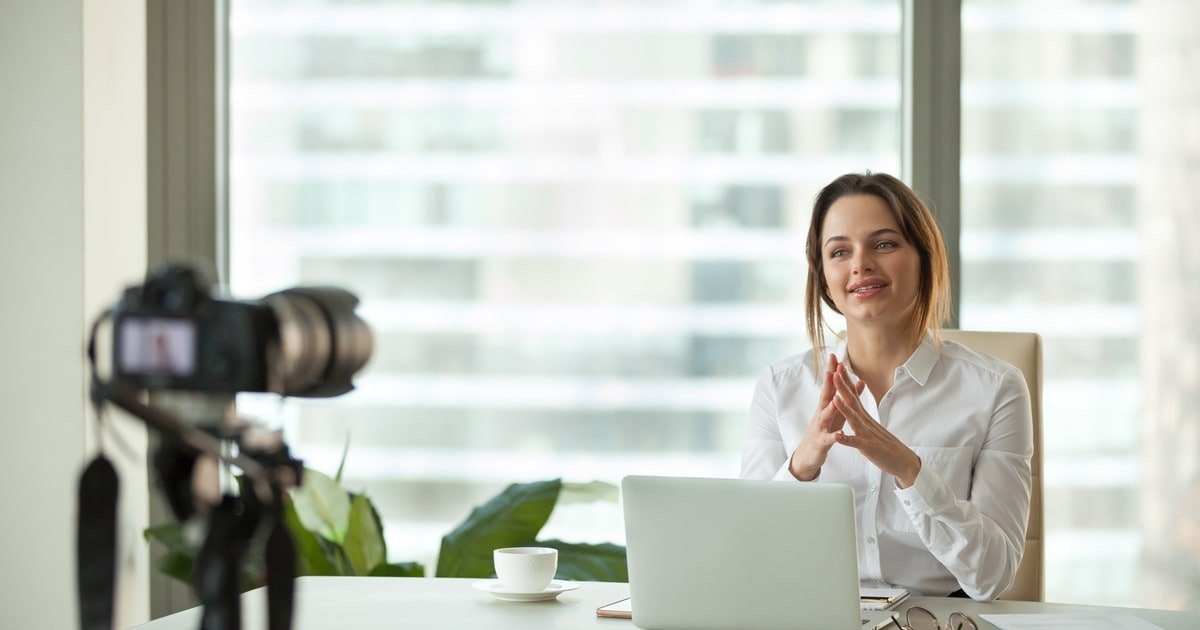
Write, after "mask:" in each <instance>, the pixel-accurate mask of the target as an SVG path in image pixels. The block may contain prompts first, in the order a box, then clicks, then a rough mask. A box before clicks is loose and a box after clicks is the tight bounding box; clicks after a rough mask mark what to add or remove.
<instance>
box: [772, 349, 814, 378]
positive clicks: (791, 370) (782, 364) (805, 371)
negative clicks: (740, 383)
mask: <svg viewBox="0 0 1200 630" xmlns="http://www.w3.org/2000/svg"><path fill="white" fill-rule="evenodd" d="M814 369H815V364H814V363H813V350H812V348H809V349H808V350H805V351H804V352H801V353H799V354H793V355H791V356H787V357H784V358H782V359H779V360H778V361H774V362H772V363H771V364H770V365H768V366H767V367H766V368H764V369H763V373H762V377H763V378H770V379H772V380H774V381H775V382H776V383H783V382H788V381H796V380H803V381H813V380H815V377H814V376H813V375H814V374H815V372H814Z"/></svg>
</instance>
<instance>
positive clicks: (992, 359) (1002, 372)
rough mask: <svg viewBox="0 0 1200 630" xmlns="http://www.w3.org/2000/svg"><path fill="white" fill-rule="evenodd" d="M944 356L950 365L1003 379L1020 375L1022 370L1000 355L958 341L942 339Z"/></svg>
mask: <svg viewBox="0 0 1200 630" xmlns="http://www.w3.org/2000/svg"><path fill="white" fill-rule="evenodd" d="M941 354H942V358H943V360H945V361H947V362H948V363H949V364H950V365H949V366H948V367H952V368H957V369H960V370H964V371H967V372H974V373H977V374H979V375H980V376H988V377H992V378H997V379H1002V378H1004V377H1005V376H1006V375H1019V374H1021V371H1020V370H1019V369H1017V367H1016V366H1015V365H1013V364H1012V363H1009V362H1008V361H1005V360H1004V359H1001V358H1000V357H997V356H994V355H990V354H987V353H986V352H979V351H977V350H972V349H970V348H968V347H966V346H964V345H963V344H961V343H959V342H957V341H951V340H949V339H942V352H941Z"/></svg>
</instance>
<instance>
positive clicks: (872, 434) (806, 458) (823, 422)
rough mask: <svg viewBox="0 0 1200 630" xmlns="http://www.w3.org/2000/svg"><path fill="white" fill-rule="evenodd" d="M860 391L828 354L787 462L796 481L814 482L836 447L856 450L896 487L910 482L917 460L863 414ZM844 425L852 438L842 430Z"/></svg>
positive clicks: (918, 467)
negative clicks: (817, 391)
mask: <svg viewBox="0 0 1200 630" xmlns="http://www.w3.org/2000/svg"><path fill="white" fill-rule="evenodd" d="M865 388H866V383H863V382H862V381H858V382H854V381H853V380H852V379H851V377H850V374H849V372H847V370H846V366H845V365H844V364H842V363H840V362H839V361H838V360H837V357H836V356H834V355H832V354H831V355H829V362H828V364H827V365H826V369H825V382H824V384H823V385H822V387H821V396H820V399H819V401H818V404H817V410H816V412H814V413H813V418H812V421H811V422H809V424H808V429H806V430H805V432H804V437H803V438H802V439H801V440H800V445H799V446H797V447H796V450H795V451H793V452H792V457H791V460H790V461H789V464H788V466H789V468H790V470H791V473H792V475H793V476H794V477H796V478H797V479H799V480H801V481H811V480H813V479H815V478H816V477H817V475H818V474H819V473H820V472H821V466H823V465H824V464H825V458H826V457H827V456H828V455H829V449H830V448H832V447H833V445H834V444H841V445H844V446H849V447H851V448H854V449H856V450H858V452H860V453H862V455H863V457H866V458H867V460H869V461H870V462H871V463H873V464H875V465H876V466H878V467H879V469H880V470H881V471H883V472H884V473H886V474H889V475H891V476H893V477H895V479H896V484H897V485H898V486H899V487H901V488H907V487H909V486H911V485H912V484H913V482H914V481H915V480H916V478H917V473H918V472H919V471H920V470H921V458H920V457H919V456H918V455H917V454H916V453H915V452H913V450H912V449H910V448H909V447H908V446H907V445H905V444H904V443H903V442H901V441H900V439H899V438H897V437H896V436H895V435H893V434H892V433H891V432H890V431H888V430H887V429H886V428H884V427H883V425H881V424H879V422H878V421H876V420H875V418H873V417H871V414H869V413H867V410H866V409H864V408H863V406H862V401H861V400H859V396H861V395H862V392H863V390H864V389H865ZM846 425H849V426H850V430H851V432H852V433H851V434H848V433H846V432H845V431H844V430H843V429H844V427H845V426H846Z"/></svg>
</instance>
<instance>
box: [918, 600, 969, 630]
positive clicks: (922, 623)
mask: <svg viewBox="0 0 1200 630" xmlns="http://www.w3.org/2000/svg"><path fill="white" fill-rule="evenodd" d="M900 628H901V630H979V627H978V626H976V625H975V622H974V621H971V618H970V617H968V616H966V615H964V614H963V613H960V612H952V613H950V620H949V623H947V624H946V625H944V626H943V625H942V624H941V623H939V622H938V618H937V615H935V614H933V613H931V612H929V611H928V610H926V609H924V608H921V607H920V606H912V607H910V608H909V609H908V610H906V611H904V625H903V626H900Z"/></svg>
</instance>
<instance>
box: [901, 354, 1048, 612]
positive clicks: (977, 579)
mask: <svg viewBox="0 0 1200 630" xmlns="http://www.w3.org/2000/svg"><path fill="white" fill-rule="evenodd" d="M1032 456H1033V413H1032V409H1031V406H1030V399H1029V390H1028V387H1027V385H1026V384H1025V379H1024V378H1023V377H1022V376H1021V374H1020V372H1018V371H1017V370H1015V369H1010V370H1008V371H1007V372H1006V373H1005V374H1004V377H1003V379H1002V381H1001V384H1000V387H999V388H998V389H997V392H996V399H995V401H994V404H993V412H992V417H991V423H990V425H989V427H988V431H987V434H986V435H985V437H984V442H983V445H982V447H981V449H980V451H979V455H978V457H977V458H976V460H975V465H974V468H973V473H972V477H971V495H970V498H969V500H964V499H959V498H957V497H956V496H955V495H954V492H953V491H952V490H951V489H950V487H949V486H948V485H947V484H946V481H945V480H943V479H942V478H941V477H940V476H939V475H938V473H937V472H936V471H935V470H934V469H933V468H934V467H932V466H922V467H921V471H920V472H919V473H918V474H917V478H916V481H915V482H914V483H913V485H912V486H911V487H909V488H905V489H899V488H897V489H896V491H895V492H896V495H897V497H898V498H899V499H900V504H901V506H902V507H903V509H904V510H905V512H906V513H907V514H908V516H909V518H910V519H911V520H912V523H913V526H914V527H915V529H916V532H917V534H918V536H920V538H921V540H922V542H924V544H925V546H926V547H927V548H928V549H929V551H930V552H931V553H932V554H933V555H934V556H935V557H936V558H937V559H938V560H939V561H940V562H941V563H942V564H943V565H944V566H945V567H946V568H947V569H948V570H949V571H950V573H951V574H952V575H953V576H954V577H955V579H957V580H958V583H959V585H960V586H961V587H962V589H963V591H964V592H965V593H966V594H967V595H969V596H970V597H972V598H973V599H978V600H990V599H995V598H996V597H999V596H1000V595H1002V594H1004V591H1006V590H1008V588H1009V587H1010V586H1012V583H1013V580H1014V579H1015V578H1016V574H1017V566H1018V565H1019V564H1020V561H1021V555H1022V553H1023V552H1024V548H1025V530H1026V527H1027V525H1028V520H1029V499H1030V495H1031V492H1032V482H1031V477H1032V473H1031V467H1030V460H1031V457H1032Z"/></svg>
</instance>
